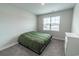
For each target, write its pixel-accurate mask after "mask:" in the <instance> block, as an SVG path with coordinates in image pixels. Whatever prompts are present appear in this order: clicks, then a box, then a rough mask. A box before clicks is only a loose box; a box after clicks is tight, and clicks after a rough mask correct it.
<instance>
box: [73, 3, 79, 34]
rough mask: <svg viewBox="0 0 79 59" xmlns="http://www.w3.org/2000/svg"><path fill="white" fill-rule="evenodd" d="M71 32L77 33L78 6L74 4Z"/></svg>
mask: <svg viewBox="0 0 79 59" xmlns="http://www.w3.org/2000/svg"><path fill="white" fill-rule="evenodd" d="M72 32H73V33H79V4H76V6H75V8H74V12H73V23H72Z"/></svg>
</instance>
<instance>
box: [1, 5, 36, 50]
mask: <svg viewBox="0 0 79 59" xmlns="http://www.w3.org/2000/svg"><path fill="white" fill-rule="evenodd" d="M35 30H36V16H35V15H34V14H32V13H29V12H27V11H25V10H22V9H20V8H17V7H15V6H11V5H10V4H0V49H2V48H5V47H6V46H8V45H11V44H14V43H15V42H17V38H18V36H19V35H20V34H21V33H23V32H28V31H35Z"/></svg>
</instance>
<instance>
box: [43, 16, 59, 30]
mask: <svg viewBox="0 0 79 59" xmlns="http://www.w3.org/2000/svg"><path fill="white" fill-rule="evenodd" d="M59 25H60V16H55V17H46V18H44V19H43V30H51V31H59Z"/></svg>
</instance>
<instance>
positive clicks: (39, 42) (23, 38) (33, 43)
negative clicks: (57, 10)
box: [18, 31, 52, 55]
mask: <svg viewBox="0 0 79 59" xmlns="http://www.w3.org/2000/svg"><path fill="white" fill-rule="evenodd" d="M51 38H52V36H51V35H49V34H46V33H42V32H35V31H32V32H27V33H23V34H21V35H20V36H19V39H18V42H19V44H21V45H23V46H25V47H27V48H29V49H30V50H32V51H34V52H36V53H37V54H39V55H40V54H41V53H42V52H43V50H44V49H45V47H46V46H47V45H48V43H49V42H50V41H51Z"/></svg>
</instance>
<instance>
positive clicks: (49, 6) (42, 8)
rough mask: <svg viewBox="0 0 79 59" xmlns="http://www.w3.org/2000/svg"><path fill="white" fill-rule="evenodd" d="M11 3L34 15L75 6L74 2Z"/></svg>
mask: <svg viewBox="0 0 79 59" xmlns="http://www.w3.org/2000/svg"><path fill="white" fill-rule="evenodd" d="M12 5H14V6H16V7H18V8H21V9H24V10H27V11H29V12H31V13H33V14H36V15H40V14H46V13H51V12H56V11H61V10H65V9H69V8H73V7H74V6H75V4H74V3H45V5H41V3H14V4H12Z"/></svg>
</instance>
